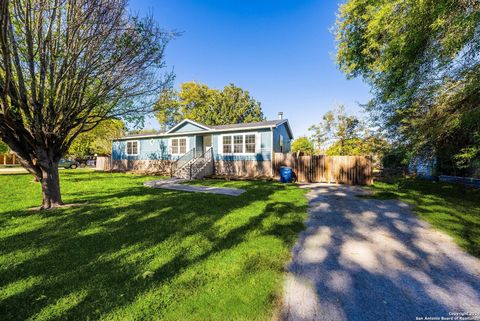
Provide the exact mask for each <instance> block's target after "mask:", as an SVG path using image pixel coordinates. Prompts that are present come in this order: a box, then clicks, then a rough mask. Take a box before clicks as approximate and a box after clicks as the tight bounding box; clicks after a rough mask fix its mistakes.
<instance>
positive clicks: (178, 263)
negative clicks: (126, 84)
mask: <svg viewBox="0 0 480 321" xmlns="http://www.w3.org/2000/svg"><path fill="white" fill-rule="evenodd" d="M61 176H62V177H61V179H62V181H61V186H62V191H63V198H64V201H65V202H67V203H81V202H85V203H86V205H84V206H81V207H72V208H63V209H57V210H52V211H42V212H38V211H36V212H35V211H34V212H32V211H27V210H26V209H28V208H31V207H33V206H38V205H39V204H40V202H41V195H40V186H39V185H38V183H35V182H34V181H33V178H32V176H30V175H18V174H17V175H1V176H0V186H1V190H2V193H1V194H0V225H1V226H0V319H1V320H26V319H29V320H88V319H89V320H97V319H101V320H271V318H272V315H273V314H274V313H275V311H276V308H277V307H278V299H279V296H280V295H281V291H282V278H283V273H284V269H285V264H286V261H287V260H288V259H289V253H290V248H291V246H292V244H293V243H294V241H295V239H296V236H297V234H298V233H299V232H300V231H301V230H302V228H303V221H304V219H305V218H306V215H307V214H306V213H307V211H306V210H307V203H306V200H305V197H304V191H303V190H300V189H299V188H297V187H295V186H292V185H282V184H279V183H274V182H259V181H257V182H251V181H241V182H233V181H230V182H226V181H207V182H206V184H212V185H215V186H231V187H239V188H244V189H246V190H247V192H246V193H244V194H243V195H241V196H239V197H231V196H222V195H213V194H197V193H185V192H176V191H166V190H160V189H149V188H146V187H143V186H142V183H143V182H144V181H147V180H151V179H154V177H151V176H150V177H146V176H140V175H131V174H119V173H117V174H111V173H95V172H91V171H85V170H83V171H78V170H76V171H62V172H61Z"/></svg>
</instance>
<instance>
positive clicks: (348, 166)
mask: <svg viewBox="0 0 480 321" xmlns="http://www.w3.org/2000/svg"><path fill="white" fill-rule="evenodd" d="M281 166H288V167H292V168H293V172H294V173H295V175H296V176H297V181H298V182H301V183H303V182H317V183H341V184H349V185H356V184H359V185H369V184H372V183H373V173H372V157H371V156H326V155H316V156H296V155H295V154H282V153H275V154H274V159H273V169H274V173H275V176H276V177H278V170H279V169H280V167H281Z"/></svg>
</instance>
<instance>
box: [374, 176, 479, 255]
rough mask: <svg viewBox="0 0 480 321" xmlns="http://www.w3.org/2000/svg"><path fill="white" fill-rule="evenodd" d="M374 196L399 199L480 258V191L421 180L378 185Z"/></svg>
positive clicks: (403, 180) (401, 180)
mask: <svg viewBox="0 0 480 321" xmlns="http://www.w3.org/2000/svg"><path fill="white" fill-rule="evenodd" d="M373 189H374V190H375V194H374V196H373V197H376V198H381V199H390V198H399V199H401V200H403V201H405V202H407V203H410V204H412V205H413V206H414V211H415V213H416V214H417V215H418V216H419V217H420V218H422V219H423V220H425V221H427V222H429V223H430V224H432V226H434V227H435V228H437V229H439V230H442V231H444V232H446V233H447V234H449V235H451V236H452V237H453V238H454V240H455V241H456V242H457V244H458V245H460V246H461V247H462V248H463V249H465V250H466V251H467V252H469V253H470V254H472V255H475V256H477V257H480V190H475V189H471V188H466V187H463V186H460V185H454V184H447V183H439V182H430V181H425V180H420V179H409V178H403V179H397V180H396V181H395V182H394V183H391V184H387V183H380V182H376V183H375V184H374V185H373Z"/></svg>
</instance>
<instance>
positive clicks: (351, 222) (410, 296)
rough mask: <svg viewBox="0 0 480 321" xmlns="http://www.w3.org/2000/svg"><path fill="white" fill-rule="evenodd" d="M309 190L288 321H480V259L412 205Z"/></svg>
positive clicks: (351, 190)
mask: <svg viewBox="0 0 480 321" xmlns="http://www.w3.org/2000/svg"><path fill="white" fill-rule="evenodd" d="M305 187H306V188H310V189H311V191H310V192H309V193H308V198H309V200H310V216H309V220H308V221H307V229H306V230H305V231H304V232H303V233H302V234H301V235H300V238H299V241H298V243H297V244H296V245H295V247H294V249H293V261H292V262H291V264H290V266H289V271H290V272H289V276H288V277H287V280H286V283H285V293H284V304H283V317H284V319H285V320H296V321H297V320H298V321H300V320H301V321H307V320H309V321H311V320H328V321H333V320H335V321H336V320H358V321H369V320H372V321H373V320H375V321H379V320H395V321H402V320H406V321H408V320H421V319H419V318H426V317H438V318H440V317H449V316H455V315H452V314H451V313H478V314H477V315H476V317H475V315H471V317H472V320H480V260H478V259H476V258H474V257H472V256H471V255H469V254H467V253H465V252H463V251H462V250H461V249H460V248H458V247H457V246H456V245H455V244H454V243H453V241H452V239H451V238H450V237H449V236H447V235H445V234H443V233H440V232H437V231H435V230H433V229H432V228H431V227H430V226H429V224H428V223H425V222H423V221H421V220H419V219H417V218H416V217H415V216H414V215H413V214H411V211H410V209H409V207H408V205H407V204H405V203H402V202H400V201H396V200H387V201H385V200H375V199H367V198H359V197H357V196H356V195H358V194H360V193H364V192H363V190H362V189H360V188H358V187H346V186H339V185H327V184H311V185H307V186H305ZM417 318H418V319H417ZM424 320H427V319H424ZM432 320H435V319H432ZM438 320H440V319H438ZM452 320H454V319H452Z"/></svg>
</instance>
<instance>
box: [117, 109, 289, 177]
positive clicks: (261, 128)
mask: <svg viewBox="0 0 480 321" xmlns="http://www.w3.org/2000/svg"><path fill="white" fill-rule="evenodd" d="M292 139H293V134H292V130H291V128H290V125H289V123H288V120H287V119H282V118H281V117H280V119H278V120H269V121H263V122H256V123H242V124H232V125H220V126H207V125H204V124H200V123H198V122H195V121H192V120H189V119H185V120H183V121H181V122H180V123H178V124H177V125H176V126H174V127H172V128H171V129H170V130H168V131H167V132H165V133H159V134H143V135H129V136H125V137H122V138H119V139H116V140H114V141H113V146H112V169H114V170H137V171H145V172H155V173H163V174H170V175H172V176H178V177H190V178H200V177H203V176H206V175H212V174H215V175H228V176H250V177H253V176H272V174H273V173H272V157H273V153H288V152H290V143H291V141H292Z"/></svg>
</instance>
